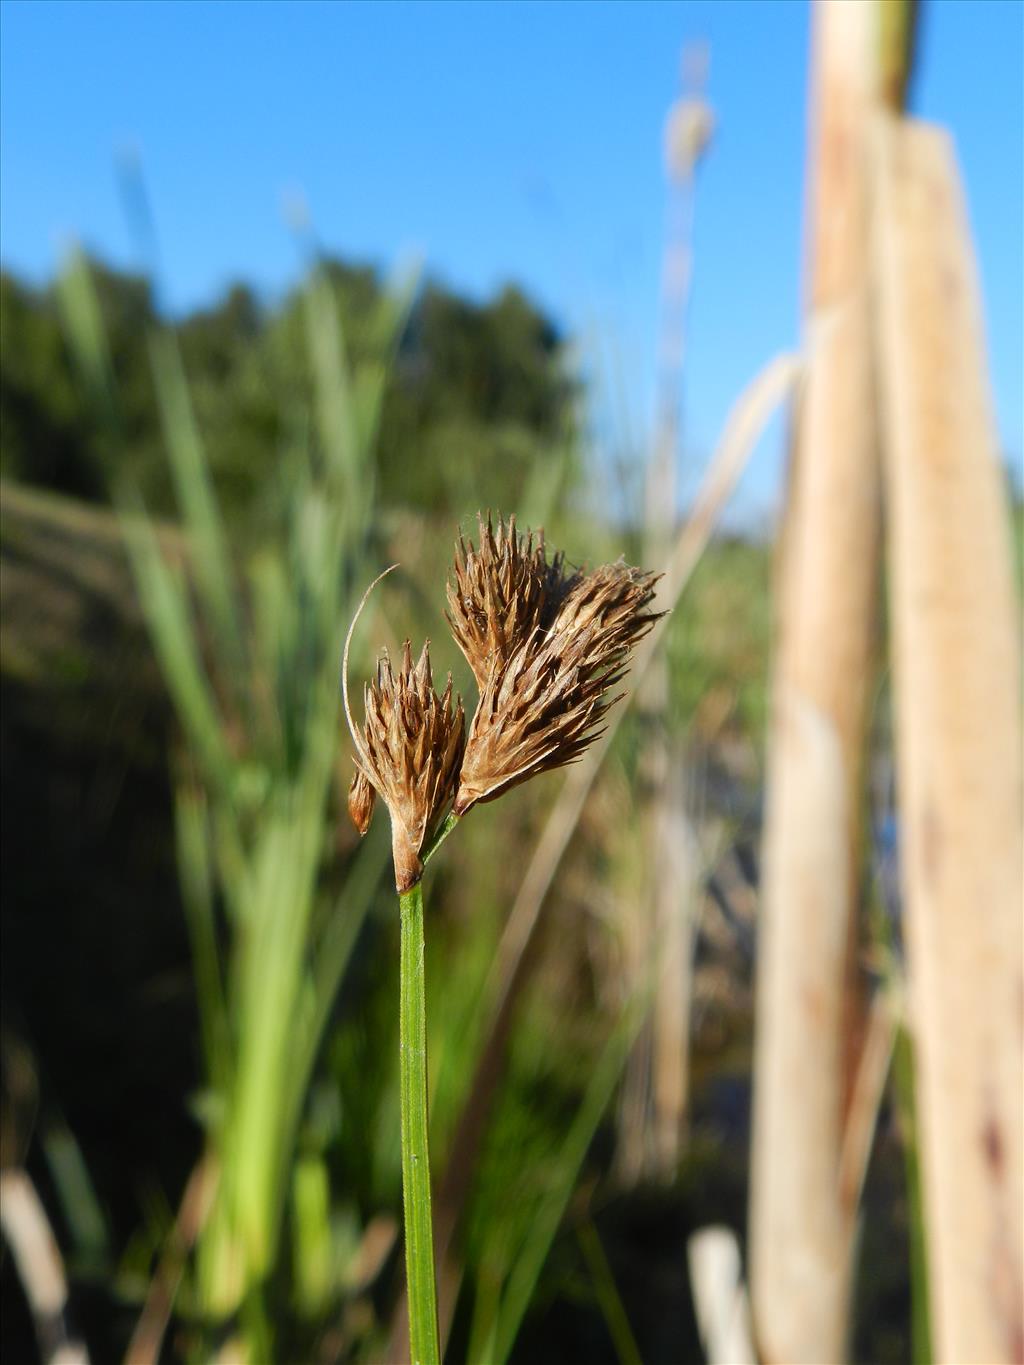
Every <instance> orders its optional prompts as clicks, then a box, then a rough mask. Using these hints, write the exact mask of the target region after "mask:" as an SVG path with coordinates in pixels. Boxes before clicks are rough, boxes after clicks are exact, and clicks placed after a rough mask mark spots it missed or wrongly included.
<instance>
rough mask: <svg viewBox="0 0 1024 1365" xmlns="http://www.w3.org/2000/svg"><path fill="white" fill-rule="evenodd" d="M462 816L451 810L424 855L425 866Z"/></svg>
mask: <svg viewBox="0 0 1024 1365" xmlns="http://www.w3.org/2000/svg"><path fill="white" fill-rule="evenodd" d="M461 818H462V817H461V816H459V815H456V814H455V812H454V811H451V812H450V814H449V815H448V818H447V819H446V820H445V822H444V824H443V825H442V826H441V828H440V829H439V830H438V831H437V833H436V834H435V836H434V839H433V842H432V843H431V845H430V847H429V848H428V849H427V851H426V853H424V855H423V858H422V862H423V866H424V867H426V865H427V863H429V862H430V860H431V858H432V857H433V856H434V854H435V853H436V852H437V850H438V849H439V848H440V847H441V845H442V844H443V843H444V841H445V840H446V839H447V838H448V835H449V834H451V832H452V830H453V829H454V828H455V826H456V825H457V824H458V823H459V820H460V819H461Z"/></svg>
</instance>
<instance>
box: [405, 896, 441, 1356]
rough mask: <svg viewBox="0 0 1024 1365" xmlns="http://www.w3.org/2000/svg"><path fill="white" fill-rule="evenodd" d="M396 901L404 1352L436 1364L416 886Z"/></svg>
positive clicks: (423, 978)
mask: <svg viewBox="0 0 1024 1365" xmlns="http://www.w3.org/2000/svg"><path fill="white" fill-rule="evenodd" d="M398 903H399V907H400V911H401V922H402V935H401V961H400V966H399V982H400V984H399V991H400V996H401V1005H400V1014H399V1025H398V1027H399V1040H400V1055H401V1061H400V1069H401V1075H400V1086H401V1102H402V1202H403V1206H404V1211H405V1270H406V1279H407V1285H408V1297H409V1351H410V1356H411V1360H412V1365H440V1360H441V1352H440V1343H439V1338H438V1333H437V1291H436V1289H435V1287H434V1231H433V1219H432V1216H431V1210H430V1153H429V1148H428V1144H427V1008H426V973H425V970H424V939H423V889H422V886H421V885H420V883H419V882H417V883H416V885H415V886H413V887H411V888H410V889H409V890H408V891H405V892H403V893H402V894H401V895H400V896H399V898H398Z"/></svg>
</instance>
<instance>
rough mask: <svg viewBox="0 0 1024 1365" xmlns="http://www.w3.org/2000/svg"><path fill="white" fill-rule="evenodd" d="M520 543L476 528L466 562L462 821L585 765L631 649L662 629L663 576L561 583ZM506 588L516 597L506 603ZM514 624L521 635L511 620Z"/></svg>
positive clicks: (554, 570) (456, 585)
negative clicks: (468, 676) (658, 594)
mask: <svg viewBox="0 0 1024 1365" xmlns="http://www.w3.org/2000/svg"><path fill="white" fill-rule="evenodd" d="M531 545H532V541H531V540H530V539H528V540H527V542H526V550H525V552H524V549H523V544H522V538H521V537H517V534H516V531H515V526H514V523H513V522H512V521H511V520H510V522H509V529H508V531H507V532H505V531H504V528H503V527H502V524H501V523H500V522H499V532H498V536H497V537H494V536H493V535H492V534H491V526H490V521H489V520H488V523H487V527H486V530H485V528H484V526H483V523H482V522H481V549H480V552H479V553H477V552H474V551H473V548H472V546H470V547H469V549H468V550H467V549H466V547H465V546H464V545H463V544H462V542H461V540H460V552H461V554H460V556H459V557H457V559H456V563H455V570H454V574H455V576H454V582H453V583H450V584H449V591H448V600H449V605H450V607H451V615H450V617H449V620H450V621H451V623H452V631H453V634H454V635H455V638H456V641H457V642H458V644H459V645H460V647H461V648H462V650H463V652H464V653H465V654H466V657H467V659H469V662H470V665H471V667H472V668H473V672H474V674H476V676H477V679H478V681H479V680H480V679H481V678H482V682H481V686H480V700H479V702H478V704H477V708H476V712H475V714H474V716H473V721H472V724H471V726H470V731H469V738H468V740H467V742H466V753H465V757H464V759H463V762H462V772H461V775H460V778H459V789H458V793H457V795H456V798H455V806H454V810H455V814H456V815H464V814H465V813H466V812H467V811H468V810H470V809H471V808H472V807H473V806H474V805H476V803H477V802H478V801H492V800H494V799H495V798H496V797H498V796H501V795H502V793H503V792H506V791H508V790H509V788H510V787H513V786H516V785H517V784H518V783H520V782H525V781H527V779H528V778H531V777H533V776H535V775H536V774H537V773H541V772H548V771H550V770H552V769H554V768H561V767H563V766H564V765H565V764H567V763H571V762H572V761H573V760H574V759H576V758H579V756H580V755H581V754H582V753H583V751H584V749H585V748H586V747H587V745H588V744H589V743H590V741H591V740H592V739H594V737H595V735H596V728H595V727H596V726H597V725H598V724H599V723H600V721H601V718H602V717H603V716H604V714H605V712H606V711H607V710H608V708H609V707H610V706H611V705H612V704H613V702H614V701H615V700H617V698H615V697H610V696H609V691H610V689H611V688H612V687H613V686H614V684H615V683H616V682H618V680H619V679H620V678H621V677H622V674H623V670H624V666H625V664H626V662H627V660H628V658H629V655H630V653H631V652H632V650H633V647H634V646H635V645H636V643H637V642H638V641H639V640H640V639H641V638H642V637H643V636H644V635H645V634H646V633H647V631H648V630H649V629H650V628H651V626H652V625H653V624H654V622H655V620H656V619H657V617H656V615H655V614H653V613H651V612H649V611H647V610H646V608H647V607H648V606H649V604H650V602H651V599H652V597H653V595H654V585H655V583H656V581H657V576H656V575H654V574H650V573H645V572H644V571H642V570H640V569H633V568H630V567H629V566H628V565H626V564H623V563H621V562H620V563H617V564H606V565H604V566H603V567H602V568H599V569H595V570H594V571H593V572H592V573H581V572H579V573H574V574H573V575H572V576H571V577H566V574H565V570H564V558H563V556H562V555H561V554H558V555H556V556H555V558H554V560H553V561H552V563H551V564H550V565H549V564H548V563H547V558H546V555H545V553H544V546H543V541H541V543H540V545H539V546H538V548H537V550H532V549H531ZM510 587H515V588H516V590H517V595H516V601H515V603H514V604H510V603H509V602H508V600H507V595H508V591H509V588H510ZM510 620H511V621H513V622H514V631H513V630H510V628H509V624H508V623H509V621H510Z"/></svg>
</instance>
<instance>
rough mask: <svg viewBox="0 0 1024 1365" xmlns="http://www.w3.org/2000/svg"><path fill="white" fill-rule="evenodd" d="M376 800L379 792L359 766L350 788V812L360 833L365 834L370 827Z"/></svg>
mask: <svg viewBox="0 0 1024 1365" xmlns="http://www.w3.org/2000/svg"><path fill="white" fill-rule="evenodd" d="M376 800H377V793H376V792H375V791H374V790H373V787H372V786H371V785H370V782H369V780H368V778H366V777H365V776H364V775H363V773H362V772H361V771H360V770H359V769H358V768H357V769H356V773H355V776H354V777H353V779H352V785H351V786H350V787H349V789H348V813H349V815H350V816H351V817H352V823H353V824H354V825H355V827H356V829H357V830H358V831H359V833H360V835H363V834H365V833H366V831H367V830H368V829H369V828H370V821H371V820H372V819H373V807H374V805H375V803H376Z"/></svg>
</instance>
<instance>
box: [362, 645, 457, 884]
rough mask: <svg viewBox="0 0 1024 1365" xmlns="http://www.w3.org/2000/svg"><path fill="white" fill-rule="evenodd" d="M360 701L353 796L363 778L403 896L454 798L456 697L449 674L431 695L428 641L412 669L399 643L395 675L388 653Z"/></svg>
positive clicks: (405, 649)
mask: <svg viewBox="0 0 1024 1365" xmlns="http://www.w3.org/2000/svg"><path fill="white" fill-rule="evenodd" d="M363 699H364V702H365V707H366V719H365V721H364V724H363V726H362V728H360V727H359V726H353V739H354V740H355V747H356V758H355V762H356V779H355V781H354V782H353V791H354V790H355V789H356V786H357V784H358V782H359V778H360V777H362V778H363V779H364V780H365V782H366V783H368V784H369V785H370V786H371V787H373V788H374V789H375V791H376V792H377V794H378V795H379V796H380V798H381V800H382V801H383V802H384V804H385V805H386V806H387V808H388V813H389V814H390V816H391V845H392V852H393V854H394V859H395V885H396V886H397V888H398V890H399V891H408V889H409V888H410V887H411V886H414V885H415V884H416V882H418V881H419V879H420V877H421V876H422V874H423V864H422V862H421V860H420V854H421V853H422V852H423V849H424V847H425V846H426V845H427V844H428V843H429V841H430V839H431V838H432V836H433V834H434V833H435V831H436V830H437V828H438V826H439V825H440V823H441V821H442V819H443V817H444V815H445V814H446V812H447V810H448V808H449V806H450V805H451V802H452V798H453V797H454V795H455V787H456V783H457V781H458V775H459V765H460V763H461V760H462V751H463V747H464V745H465V732H466V720H465V714H464V712H463V709H462V702H461V700H460V699H459V698H458V697H456V698H455V702H454V705H453V703H452V680H451V675H450V674H449V676H448V683H447V686H446V687H445V690H444V692H443V694H442V695H441V696H438V694H437V693H436V692H435V691H434V684H433V678H432V676H431V670H430V653H429V642H428V644H426V645H424V646H423V652H422V654H421V655H420V657H419V660H418V662H417V663H416V664H415V665H413V661H412V649H411V647H410V644H409V641H408V640H406V642H405V645H404V646H403V649H402V663H401V667H400V668H399V670H398V672H397V673H395V671H394V670H393V669H392V667H391V660H390V659H389V658H388V655H387V653H386V652H385V653H384V654H382V656H381V658H380V660H379V661H378V664H377V676H376V678H375V679H374V680H373V681H372V682H369V683H367V685H366V688H365V689H364V693H363ZM349 809H350V811H351V809H352V806H351V800H350V805H349ZM353 818H354V819H355V815H353ZM356 825H357V828H358V826H359V821H358V819H357V820H356Z"/></svg>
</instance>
